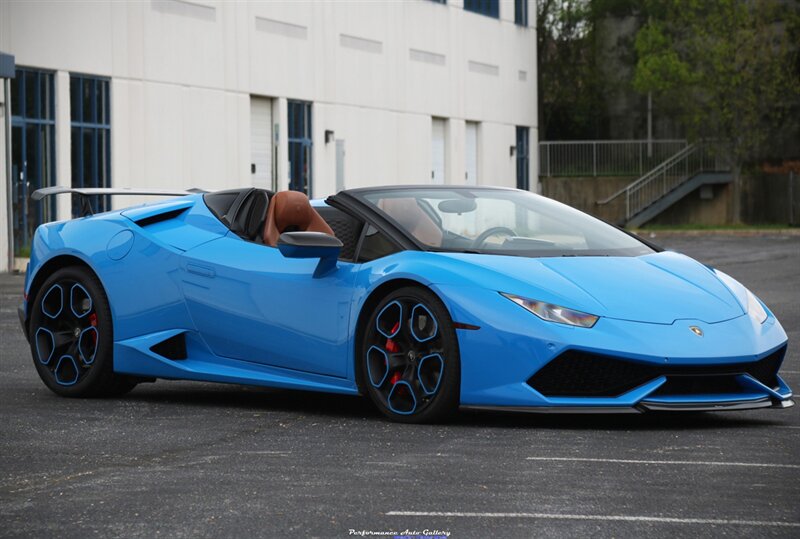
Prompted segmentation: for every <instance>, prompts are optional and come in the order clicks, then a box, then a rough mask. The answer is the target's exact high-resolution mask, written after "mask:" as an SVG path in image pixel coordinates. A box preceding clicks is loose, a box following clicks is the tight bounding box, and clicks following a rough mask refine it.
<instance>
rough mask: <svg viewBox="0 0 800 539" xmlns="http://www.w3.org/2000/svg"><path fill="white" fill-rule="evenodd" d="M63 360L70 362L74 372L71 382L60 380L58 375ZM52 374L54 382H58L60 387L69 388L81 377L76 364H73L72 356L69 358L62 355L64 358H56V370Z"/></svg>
mask: <svg viewBox="0 0 800 539" xmlns="http://www.w3.org/2000/svg"><path fill="white" fill-rule="evenodd" d="M65 359H66V360H68V361H70V362H72V368H73V369H74V370H75V377H74V378H73V379H72V380H62V379H61V377H60V376H59V374H58V373H59V371H60V370H61V365H62V364H63V361H64V360H65ZM53 374H54V375H55V377H56V382H58V383H59V384H60V385H62V386H71V385H74V384H75V383H76V382H77V381H78V378H80V376H81V371H80V369H79V368H78V364H77V363H76V362H75V358H73V357H72V356H69V355H64V356H61V357H60V358H58V363H57V364H56V368H55V369H54V370H53Z"/></svg>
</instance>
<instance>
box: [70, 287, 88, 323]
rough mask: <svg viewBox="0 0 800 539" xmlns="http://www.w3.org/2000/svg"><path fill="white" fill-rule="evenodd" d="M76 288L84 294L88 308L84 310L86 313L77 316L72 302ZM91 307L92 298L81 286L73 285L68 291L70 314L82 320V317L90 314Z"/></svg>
mask: <svg viewBox="0 0 800 539" xmlns="http://www.w3.org/2000/svg"><path fill="white" fill-rule="evenodd" d="M76 288H79V289H80V290H82V291H83V293H84V294H86V298H87V299H88V300H89V308H88V309H86V312H85V313H83V314H78V312H77V311H76V310H75V302H74V301H73V298H74V297H75V289H76ZM93 306H94V302H93V301H92V296H90V295H89V292H87V291H86V289H85V288H84V287H83V286H81V284H80V283H75V284H74V285H72V288H70V289H69V308H70V310H71V311H72V314H74V315H75V317H76V318H83V317H84V316H86V315H87V314H89V313H90V312H92V307H93Z"/></svg>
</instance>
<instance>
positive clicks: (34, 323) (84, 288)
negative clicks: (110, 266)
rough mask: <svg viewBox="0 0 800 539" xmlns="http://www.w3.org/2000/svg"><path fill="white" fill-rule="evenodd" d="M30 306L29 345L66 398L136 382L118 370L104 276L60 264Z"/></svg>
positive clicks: (45, 377)
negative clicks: (103, 284)
mask: <svg viewBox="0 0 800 539" xmlns="http://www.w3.org/2000/svg"><path fill="white" fill-rule="evenodd" d="M29 308H30V313H31V314H30V326H29V329H30V341H31V342H30V344H31V354H32V355H33V363H34V365H35V366H36V371H37V372H38V373H39V377H40V378H41V379H42V381H43V382H44V383H45V385H46V386H47V387H49V388H50V389H51V390H52V391H53V392H55V393H57V394H58V395H61V396H64V397H100V396H115V395H121V394H124V393H127V392H128V391H130V390H131V389H133V387H134V386H135V385H136V381H135V380H134V379H132V378H130V377H127V376H122V375H118V374H115V373H114V365H113V347H114V335H113V324H112V320H111V309H110V308H109V306H108V299H107V298H106V295H105V292H104V290H103V287H102V285H101V284H100V281H99V280H98V279H97V277H96V276H95V275H94V274H93V273H92V272H91V271H89V270H88V269H86V268H83V267H80V266H70V267H67V268H62V269H59V270H57V271H56V272H55V273H53V274H52V275H51V276H50V277H49V278H48V279H47V280H46V281H45V282H44V284H43V285H42V286H41V288H39V291H38V293H37V294H36V297H35V298H33V299H32V302H31V303H30V304H29Z"/></svg>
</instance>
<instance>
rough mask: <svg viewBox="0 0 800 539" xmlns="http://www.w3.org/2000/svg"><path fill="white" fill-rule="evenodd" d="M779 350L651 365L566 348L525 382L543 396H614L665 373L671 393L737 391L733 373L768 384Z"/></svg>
mask: <svg viewBox="0 0 800 539" xmlns="http://www.w3.org/2000/svg"><path fill="white" fill-rule="evenodd" d="M785 353H786V347H785V346H783V347H782V348H780V349H778V350H776V351H775V352H773V353H772V354H770V355H768V356H766V357H764V358H762V359H760V360H758V361H753V362H750V363H735V364H722V365H656V364H652V363H641V362H637V361H631V360H628V359H622V358H617V357H612V356H604V355H600V354H592V353H589V352H582V351H579V350H568V351H566V352H564V353H563V354H561V355H560V356H558V357H557V358H555V359H554V360H552V361H551V362H550V363H548V364H547V365H545V366H544V367H542V368H541V369H540V370H539V371H537V372H536V374H534V375H533V376H532V377H531V378H530V379H529V380H528V384H529V385H530V386H531V387H532V388H533V389H535V390H536V391H538V392H539V393H541V394H542V395H545V396H547V397H616V396H619V395H622V394H623V393H627V392H628V391H630V390H632V389H635V388H636V387H638V386H640V385H642V384H645V383H647V382H649V381H650V380H653V379H654V378H658V377H659V376H666V377H667V384H668V385H669V387H668V388H667V389H669V390H670V391H671V394H675V392H677V393H678V394H691V393H725V392H730V391H728V390H730V389H732V388H733V390H734V392H735V391H738V390H740V388H739V387H738V384H736V381H735V379H734V378H733V376H734V375H737V374H744V373H747V374H749V375H750V376H752V377H753V378H755V379H756V380H758V381H759V382H761V383H762V384H764V385H766V386H768V387H772V388H774V387H776V386H777V385H778V380H777V372H778V368H779V367H780V364H781V361H782V360H783V356H784V354H785ZM667 384H665V385H667ZM734 386H735V387H734Z"/></svg>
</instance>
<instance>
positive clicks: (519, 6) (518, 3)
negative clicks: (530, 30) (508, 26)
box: [514, 0, 528, 28]
mask: <svg viewBox="0 0 800 539" xmlns="http://www.w3.org/2000/svg"><path fill="white" fill-rule="evenodd" d="M514 24H516V25H517V26H523V27H525V28H527V27H528V0H514Z"/></svg>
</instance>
